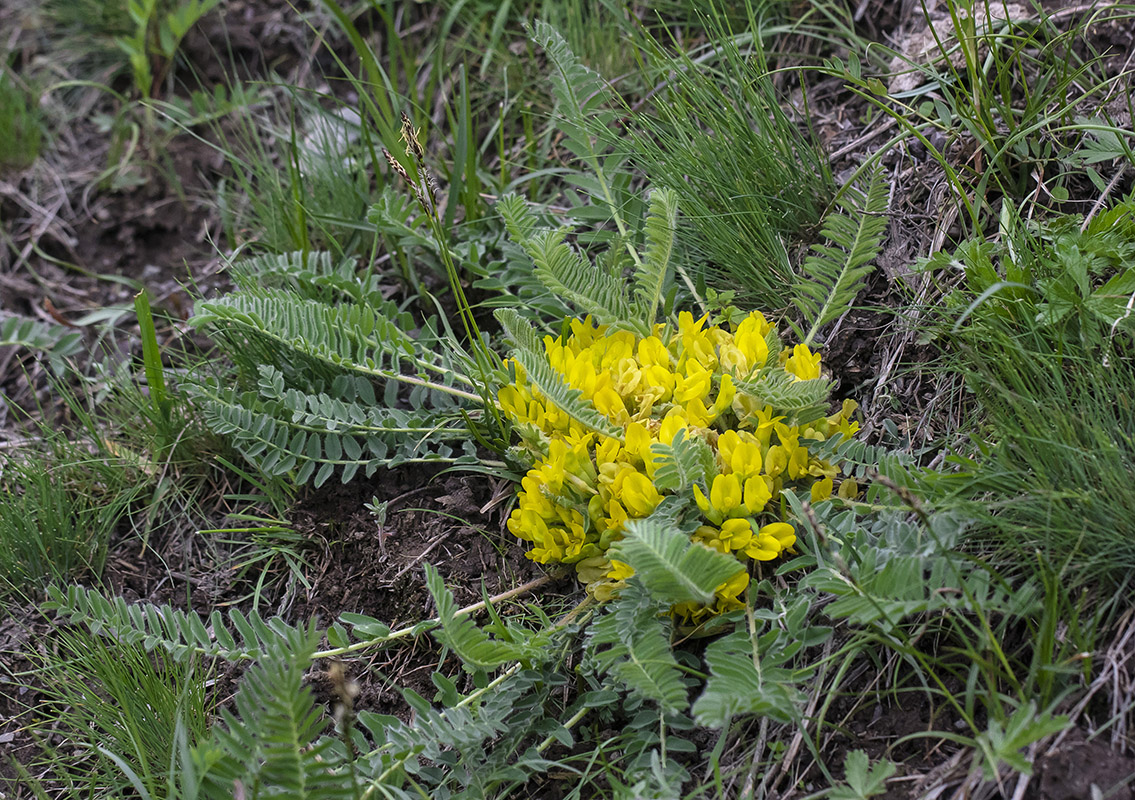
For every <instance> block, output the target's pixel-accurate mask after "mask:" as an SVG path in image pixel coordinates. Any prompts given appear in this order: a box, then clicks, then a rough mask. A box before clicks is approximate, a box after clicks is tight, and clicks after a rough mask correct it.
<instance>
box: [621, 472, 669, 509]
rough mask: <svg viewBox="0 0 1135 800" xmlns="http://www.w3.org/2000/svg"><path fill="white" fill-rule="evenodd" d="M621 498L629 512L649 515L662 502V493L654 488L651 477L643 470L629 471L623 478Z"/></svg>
mask: <svg viewBox="0 0 1135 800" xmlns="http://www.w3.org/2000/svg"><path fill="white" fill-rule="evenodd" d="M619 499H620V500H621V501H622V503H623V505H624V506H625V507H626V509H627V513H628V514H631V515H633V516H635V517H647V516H650V512H652V511H654V509H655V508H657V507H658V504H659V503H661V502H662V495H661V494H659V493H658V490H657V489H656V488H654V484H653V483H651V482H650V478H648V477H646V476H645V475H643V474H642V473H641V472H629V473H627V475H626V476H625V477H624V478H623V481H622V487H621V491H620V492H619Z"/></svg>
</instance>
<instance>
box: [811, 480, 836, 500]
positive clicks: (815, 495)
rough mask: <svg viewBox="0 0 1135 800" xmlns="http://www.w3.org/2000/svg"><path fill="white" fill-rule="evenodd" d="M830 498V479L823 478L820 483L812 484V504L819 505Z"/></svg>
mask: <svg viewBox="0 0 1135 800" xmlns="http://www.w3.org/2000/svg"><path fill="white" fill-rule="evenodd" d="M831 496H832V479H831V478H824V479H823V480H822V481H816V482H815V483H813V484H812V492H811V497H812V502H813V503H819V502H820V501H821V500H827V499H829V498H830V497H831Z"/></svg>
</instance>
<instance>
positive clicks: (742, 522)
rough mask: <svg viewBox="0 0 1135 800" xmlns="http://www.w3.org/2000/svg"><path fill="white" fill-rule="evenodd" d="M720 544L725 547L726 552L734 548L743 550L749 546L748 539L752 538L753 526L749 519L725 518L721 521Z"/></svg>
mask: <svg viewBox="0 0 1135 800" xmlns="http://www.w3.org/2000/svg"><path fill="white" fill-rule="evenodd" d="M719 538H720V540H721V544H722V545H723V546H724V548H725V552H726V553H731V552H733V551H734V550H744V549H745V548H746V547H748V546H749V541H750V540H751V539H752V538H753V526H752V525H751V524H750V523H749V520H747V519H744V518H741V519H727V520H725V521H724V522H722V523H721V535H720V537H719Z"/></svg>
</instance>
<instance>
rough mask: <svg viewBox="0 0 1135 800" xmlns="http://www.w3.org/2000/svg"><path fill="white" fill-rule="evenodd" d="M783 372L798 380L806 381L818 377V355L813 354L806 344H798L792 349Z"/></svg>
mask: <svg viewBox="0 0 1135 800" xmlns="http://www.w3.org/2000/svg"><path fill="white" fill-rule="evenodd" d="M784 371H785V372H789V373H791V374H793V375H795V376H796V378H797V379H798V380H802V381H807V380H811V379H813V378H818V377H820V354H819V353H813V352H812V351H811V350H809V349H808V345H806V344H798V345H796V346H795V347H794V348H792V356H791V358H789V359H788V361H787V362H785V364H784Z"/></svg>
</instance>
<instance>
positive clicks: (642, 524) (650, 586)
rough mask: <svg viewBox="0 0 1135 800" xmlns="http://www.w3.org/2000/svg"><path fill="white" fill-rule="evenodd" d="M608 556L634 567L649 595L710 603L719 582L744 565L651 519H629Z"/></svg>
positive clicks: (667, 601)
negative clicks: (620, 537) (621, 536)
mask: <svg viewBox="0 0 1135 800" xmlns="http://www.w3.org/2000/svg"><path fill="white" fill-rule="evenodd" d="M611 557H612V558H616V559H618V560H619V561H622V562H624V563H626V564H629V565H630V566H631V567H633V568H634V571H635V575H636V576H637V577H638V578H639V579H640V580H641V581H642V583H643V585H644V586H645V587H646V588H647V590H648V591H649V592H650V594H651V596H653V597H655V598H657V599H658V600H660V601H661V602H665V603H669V604H674V603H703V604H704V603H709V602H710V601H711V600H713V593H714V590H715V589H716V588H717V587H718V586H720V585H721V584H723V583H725V582H726V581H727V580H729V579H730V578H731V577H733V576H734V575H736V574H737V573H738V572H740V571H741V570H742V569H744V567H743V566H741V564H740V562H738V561H737V559H735V558H733V557H732V556H727V555H725V554H723V553H719V552H717V551H716V550H714V549H712V548H710V547H706V546H705V545H704V544H701V543H700V542H691V541H690V538H689V537H688V536H687V535H686V534H685V533H683V532H682V531H680V530H678V529H677V528H674V527H673V526H670V525H665V524H663V523H662V522H661V521H658V520H652V519H639V520H632V521H630V522H628V523H627V524H626V536H625V538H624V539H623V540H622V541H620V542H619V543H618V544H617V545H616V546H615V547H613V548H612V549H611Z"/></svg>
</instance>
